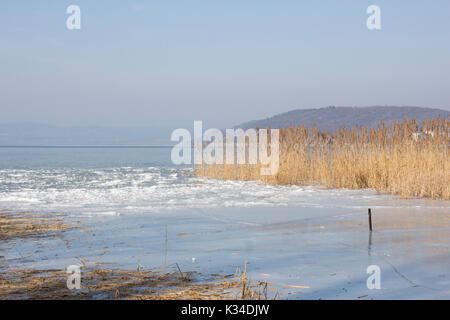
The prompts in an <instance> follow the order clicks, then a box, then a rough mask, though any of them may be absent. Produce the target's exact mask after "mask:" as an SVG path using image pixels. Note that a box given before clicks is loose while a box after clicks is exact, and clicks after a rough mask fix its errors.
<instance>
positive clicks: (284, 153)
mask: <svg viewBox="0 0 450 320" xmlns="http://www.w3.org/2000/svg"><path fill="white" fill-rule="evenodd" d="M449 123H450V122H449V119H445V120H441V119H440V118H439V119H434V120H429V121H426V122H425V123H424V124H423V126H421V127H419V125H418V124H417V122H416V121H415V120H408V119H406V118H405V120H404V122H402V123H394V124H393V126H392V127H387V126H385V125H384V124H383V123H380V125H379V126H378V128H377V129H368V128H367V127H358V126H355V127H354V128H345V127H344V128H341V129H339V130H336V131H335V132H333V133H329V132H320V131H319V130H317V129H316V128H315V127H311V128H305V127H304V126H302V127H300V128H289V129H281V130H280V167H279V170H278V173H277V174H276V175H273V176H261V175H260V166H259V165H209V166H206V165H203V166H199V167H198V168H197V173H198V175H199V176H201V177H208V178H215V179H227V180H261V181H264V182H266V183H271V184H295V185H321V186H325V187H329V188H349V189H362V188H369V189H375V190H377V191H379V192H381V193H391V194H396V195H398V196H400V197H404V198H409V197H424V198H431V199H446V200H449V199H450V160H449V159H450V157H449V146H450V125H449ZM417 133H420V134H417Z"/></svg>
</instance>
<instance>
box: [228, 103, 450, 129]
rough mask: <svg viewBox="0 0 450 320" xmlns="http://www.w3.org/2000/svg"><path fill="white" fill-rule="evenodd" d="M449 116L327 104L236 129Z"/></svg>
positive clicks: (332, 126) (371, 124)
mask: <svg viewBox="0 0 450 320" xmlns="http://www.w3.org/2000/svg"><path fill="white" fill-rule="evenodd" d="M439 115H440V116H441V118H447V117H450V112H449V111H446V110H441V109H431V108H419V107H393V106H385V107H381V106H375V107H327V108H319V109H300V110H293V111H289V112H285V113H281V114H278V115H275V116H273V117H271V118H267V119H264V120H254V121H250V122H246V123H242V124H240V125H238V126H236V128H255V127H259V128H268V127H271V128H287V127H299V126H301V125H302V124H304V125H305V126H306V127H308V126H312V125H316V126H317V128H318V129H319V130H322V131H323V130H329V131H334V130H335V129H338V128H340V127H343V126H346V127H353V126H355V125H362V126H364V125H367V126H368V127H369V128H370V127H372V128H375V127H376V126H377V125H378V124H379V122H380V121H381V120H382V121H383V122H384V123H385V124H387V125H391V124H392V123H393V122H394V121H395V120H398V121H402V120H403V119H404V118H405V117H408V119H411V118H414V119H416V120H417V121H418V122H419V123H422V122H423V121H424V120H426V119H432V118H437V117H438V116H439Z"/></svg>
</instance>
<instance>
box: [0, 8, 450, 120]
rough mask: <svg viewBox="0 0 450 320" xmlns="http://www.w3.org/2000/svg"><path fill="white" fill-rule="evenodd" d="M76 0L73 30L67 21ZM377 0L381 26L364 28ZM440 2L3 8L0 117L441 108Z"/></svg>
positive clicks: (230, 116) (449, 40) (444, 95)
mask: <svg viewBox="0 0 450 320" xmlns="http://www.w3.org/2000/svg"><path fill="white" fill-rule="evenodd" d="M70 4H77V5H79V6H80V7H81V14H82V29H81V30H75V31H69V30H67V29H66V19H67V17H68V15H67V14H66V8H67V6H68V5H70ZM371 4H377V5H379V6H380V7H381V16H382V30H380V31H369V30H367V28H366V18H367V15H366V8H367V7H368V6H369V5H371ZM449 12H450V1H448V0H433V1H418V0H409V1H406V0H395V1H393V0H389V1H364V0H361V1H355V0H341V1H335V0H316V1H312V0H311V1H300V0H296V1H288V0H284V1H275V0H272V1H265V0H220V1H219V0H183V1H181V0H179V1H171V0H164V1H163V0H158V1H156V0H155V1H111V0H104V1H99V0H95V1H92V0H89V1H87V0H77V1H75V0H72V1H63V0H59V1H58V0H54V1H49V0H47V1H44V0H40V1H31V0H30V1H24V0H14V1H13V0H9V1H6V0H4V1H1V2H0V110H1V120H0V122H2V123H5V122H37V123H48V124H60V125H109V126H130V125H137V126H152V125H156V124H158V125H165V124H169V125H173V124H176V125H183V124H192V121H193V120H204V121H205V122H206V124H207V125H208V126H216V127H226V126H231V125H234V124H237V123H240V122H243V121H247V120H252V119H259V118H265V117H268V116H271V115H273V114H276V113H280V112H284V111H288V110H292V109H297V108H311V107H322V106H328V105H345V106H353V105H358V106H368V105H416V106H423V107H438V108H444V109H447V110H449V109H450V19H449V18H448V17H449Z"/></svg>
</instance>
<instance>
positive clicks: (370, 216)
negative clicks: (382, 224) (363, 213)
mask: <svg viewBox="0 0 450 320" xmlns="http://www.w3.org/2000/svg"><path fill="white" fill-rule="evenodd" d="M369 230H370V231H372V209H370V208H369Z"/></svg>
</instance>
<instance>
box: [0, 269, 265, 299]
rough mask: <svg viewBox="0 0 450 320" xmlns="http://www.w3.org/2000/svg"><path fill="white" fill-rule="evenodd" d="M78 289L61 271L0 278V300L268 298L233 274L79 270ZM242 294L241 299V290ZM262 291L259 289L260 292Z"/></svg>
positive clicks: (260, 286) (262, 286)
mask: <svg viewBox="0 0 450 320" xmlns="http://www.w3.org/2000/svg"><path fill="white" fill-rule="evenodd" d="M81 279H82V280H81V289H79V290H69V289H68V288H67V285H66V281H67V274H66V273H65V271H64V270H21V269H17V270H10V271H8V272H5V273H3V274H2V275H1V276H0V297H1V298H2V299H39V300H46V299H138V300H148V299H151V300H178V299H183V300H185V299H190V300H192V299H193V300H220V299H238V298H239V299H261V298H267V283H263V282H258V283H256V284H253V283H251V282H249V281H248V279H243V278H242V277H241V278H239V277H237V276H236V275H210V276H208V277H207V278H205V277H203V276H201V275H200V274H197V273H195V272H184V273H183V275H180V273H179V272H178V271H175V272H164V270H147V271H146V270H142V269H138V270H127V269H106V268H101V267H82V268H81ZM242 287H245V288H246V289H245V294H244V295H243V296H241V288H242ZM261 289H262V290H261Z"/></svg>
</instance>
